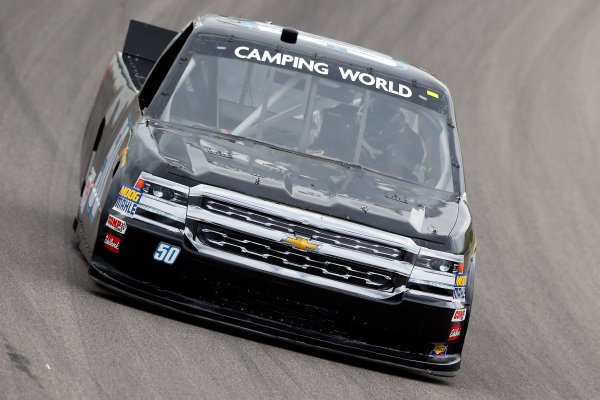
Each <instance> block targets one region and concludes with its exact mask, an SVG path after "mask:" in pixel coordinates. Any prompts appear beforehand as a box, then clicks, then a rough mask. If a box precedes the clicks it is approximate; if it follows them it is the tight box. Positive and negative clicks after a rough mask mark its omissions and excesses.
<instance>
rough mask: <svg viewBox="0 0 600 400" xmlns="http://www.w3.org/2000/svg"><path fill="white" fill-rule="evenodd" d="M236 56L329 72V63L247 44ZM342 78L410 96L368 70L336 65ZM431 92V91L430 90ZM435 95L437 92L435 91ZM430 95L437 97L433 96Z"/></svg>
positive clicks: (407, 88) (318, 71) (407, 89)
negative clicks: (252, 47) (253, 47)
mask: <svg viewBox="0 0 600 400" xmlns="http://www.w3.org/2000/svg"><path fill="white" fill-rule="evenodd" d="M234 54H235V56H236V57H238V58H241V59H245V60H256V61H259V62H263V63H269V64H277V65H281V66H283V67H285V66H287V67H291V68H295V69H299V70H304V71H310V72H315V73H317V74H320V75H324V76H327V75H329V74H330V72H331V68H330V65H329V64H327V63H324V62H317V61H316V60H314V59H306V58H303V57H298V56H292V55H290V54H284V53H281V52H273V53H271V52H270V51H269V50H263V51H260V50H259V49H256V48H255V49H251V48H250V47H247V46H239V47H237V48H236V49H235V50H234ZM335 73H336V74H338V76H340V77H341V78H342V79H343V80H346V81H352V82H355V83H359V82H360V83H361V84H362V85H363V86H374V87H375V89H377V90H382V91H384V92H387V93H391V94H395V95H398V96H401V97H412V95H413V92H412V90H411V89H410V88H409V87H408V86H406V85H403V84H401V83H399V82H395V81H392V80H389V79H385V78H382V77H375V76H373V75H372V74H371V73H369V72H363V71H354V70H352V69H350V68H344V67H342V66H338V67H337V69H336V70H335ZM431 93H433V92H431ZM435 94H436V95H437V93H435ZM430 96H432V97H436V98H437V97H439V95H438V96H433V95H431V94H430Z"/></svg>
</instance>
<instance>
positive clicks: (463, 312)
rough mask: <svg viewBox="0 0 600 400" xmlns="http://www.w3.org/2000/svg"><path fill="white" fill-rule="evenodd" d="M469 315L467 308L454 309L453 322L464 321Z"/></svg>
mask: <svg viewBox="0 0 600 400" xmlns="http://www.w3.org/2000/svg"><path fill="white" fill-rule="evenodd" d="M466 316H467V309H466V308H461V309H460V310H456V311H454V315H453V316H452V322H458V321H464V320H465V318H466Z"/></svg>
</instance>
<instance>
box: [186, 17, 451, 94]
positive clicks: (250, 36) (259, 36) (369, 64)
mask: <svg viewBox="0 0 600 400" xmlns="http://www.w3.org/2000/svg"><path fill="white" fill-rule="evenodd" d="M282 29H284V28H283V27H281V26H278V25H273V24H270V23H264V22H258V21H252V20H249V19H244V18H235V17H227V16H221V15H215V14H207V15H203V16H200V17H198V18H197V19H196V20H195V21H194V33H196V34H198V33H208V34H214V35H221V36H233V37H234V38H235V37H237V38H241V39H244V40H248V41H254V42H260V43H263V44H266V45H272V46H273V47H277V46H279V48H281V49H289V50H293V51H299V52H303V53H308V54H314V55H315V56H316V57H319V58H323V59H331V60H336V61H339V62H342V63H345V64H349V65H353V66H355V67H359V68H364V69H365V70H368V71H369V70H370V69H372V71H376V72H380V73H384V74H387V75H391V76H396V77H398V78H401V79H403V80H405V81H412V82H413V83H418V84H420V85H423V86H425V87H428V88H431V89H435V90H437V91H441V92H443V93H444V94H445V95H446V96H447V97H448V98H450V93H449V91H448V88H447V87H446V85H445V84H444V83H442V82H441V81H440V80H439V79H437V78H436V77H435V76H434V75H433V74H431V73H430V72H428V71H426V70H424V69H422V68H420V67H415V66H413V65H411V64H409V63H407V62H405V61H403V60H400V59H397V58H393V57H391V56H389V55H386V54H382V53H378V52H376V51H372V50H369V49H366V48H363V47H359V46H355V45H352V44H349V43H344V42H340V41H337V40H333V39H329V38H326V37H323V36H318V35H313V34H311V33H307V32H302V31H298V39H297V41H296V43H293V44H291V43H286V42H283V41H282V40H281V32H282ZM414 81H416V82H414Z"/></svg>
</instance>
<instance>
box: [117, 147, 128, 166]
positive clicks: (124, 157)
mask: <svg viewBox="0 0 600 400" xmlns="http://www.w3.org/2000/svg"><path fill="white" fill-rule="evenodd" d="M127 150H129V146H127V147H125V148H124V149H123V150H121V152H120V153H119V158H120V159H121V168H123V167H124V166H125V163H126V162H127Z"/></svg>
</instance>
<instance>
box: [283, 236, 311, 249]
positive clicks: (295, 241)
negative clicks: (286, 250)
mask: <svg viewBox="0 0 600 400" xmlns="http://www.w3.org/2000/svg"><path fill="white" fill-rule="evenodd" d="M285 242H286V243H289V244H292V245H294V247H295V248H297V249H300V250H306V249H311V250H316V249H317V247H319V246H318V245H316V244H312V243H311V242H309V241H308V240H307V239H305V238H303V237H299V238H291V237H289V238H287V239H285Z"/></svg>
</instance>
